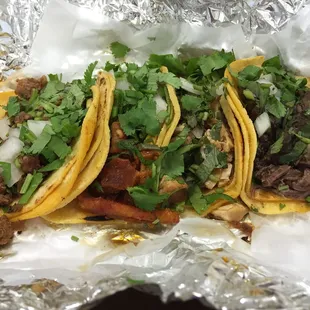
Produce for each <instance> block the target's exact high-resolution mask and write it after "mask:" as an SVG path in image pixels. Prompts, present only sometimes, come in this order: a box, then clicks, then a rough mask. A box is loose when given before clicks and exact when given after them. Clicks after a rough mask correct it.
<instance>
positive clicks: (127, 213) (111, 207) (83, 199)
mask: <svg viewBox="0 0 310 310" xmlns="http://www.w3.org/2000/svg"><path fill="white" fill-rule="evenodd" d="M78 200H79V203H80V206H81V208H82V209H84V210H86V211H89V212H91V213H93V214H97V215H104V216H106V217H108V218H112V219H122V220H125V221H133V222H147V223H153V222H154V221H156V220H157V219H159V220H160V222H161V223H162V224H176V223H178V221H179V215H178V213H177V212H174V211H171V210H169V209H168V210H167V209H165V210H156V211H154V212H148V211H144V210H141V209H139V208H137V207H134V206H130V205H126V204H124V203H120V202H116V201H113V200H108V199H105V198H102V197H97V198H94V197H91V196H88V195H87V194H85V193H83V194H82V195H80V196H79V197H78Z"/></svg>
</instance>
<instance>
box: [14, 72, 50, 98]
mask: <svg viewBox="0 0 310 310" xmlns="http://www.w3.org/2000/svg"><path fill="white" fill-rule="evenodd" d="M46 84H47V78H46V76H41V77H40V78H39V79H34V78H26V79H21V80H17V85H16V89H15V93H16V94H17V96H19V97H21V98H23V99H27V100H29V99H30V97H31V95H32V91H33V90H34V89H37V90H39V91H40V90H41V89H43V88H44V87H45V86H46Z"/></svg>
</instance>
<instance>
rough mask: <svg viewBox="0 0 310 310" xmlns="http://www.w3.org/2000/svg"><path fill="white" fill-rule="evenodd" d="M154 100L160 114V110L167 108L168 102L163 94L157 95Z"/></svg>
mask: <svg viewBox="0 0 310 310" xmlns="http://www.w3.org/2000/svg"><path fill="white" fill-rule="evenodd" d="M154 100H155V102H156V114H158V113H159V112H160V111H166V110H167V102H166V101H165V100H164V99H163V98H162V97H161V96H159V95H156V96H155V97H154Z"/></svg>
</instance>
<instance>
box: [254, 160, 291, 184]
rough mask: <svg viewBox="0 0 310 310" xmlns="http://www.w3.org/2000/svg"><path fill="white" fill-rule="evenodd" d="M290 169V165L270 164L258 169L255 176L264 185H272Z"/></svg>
mask: <svg viewBox="0 0 310 310" xmlns="http://www.w3.org/2000/svg"><path fill="white" fill-rule="evenodd" d="M290 169H291V167H290V166H288V165H281V166H274V165H269V166H267V167H263V168H262V169H260V170H259V171H257V172H256V173H255V176H256V178H258V179H259V180H260V181H261V182H262V185H263V186H265V187H272V186H273V185H274V183H275V182H276V181H278V180H279V179H280V178H282V177H283V176H284V175H285V174H286V173H287V172H288V171H289V170H290Z"/></svg>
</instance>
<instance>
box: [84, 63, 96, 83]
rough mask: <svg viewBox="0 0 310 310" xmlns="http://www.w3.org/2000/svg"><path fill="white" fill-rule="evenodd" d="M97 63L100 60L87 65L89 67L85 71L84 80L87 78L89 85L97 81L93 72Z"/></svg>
mask: <svg viewBox="0 0 310 310" xmlns="http://www.w3.org/2000/svg"><path fill="white" fill-rule="evenodd" d="M97 64H98V61H95V62H93V63H91V64H89V66H88V67H87V69H86V71H85V73H84V80H85V82H86V84H87V86H89V87H91V86H93V85H94V83H95V79H93V72H94V70H95V68H96V66H97Z"/></svg>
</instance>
